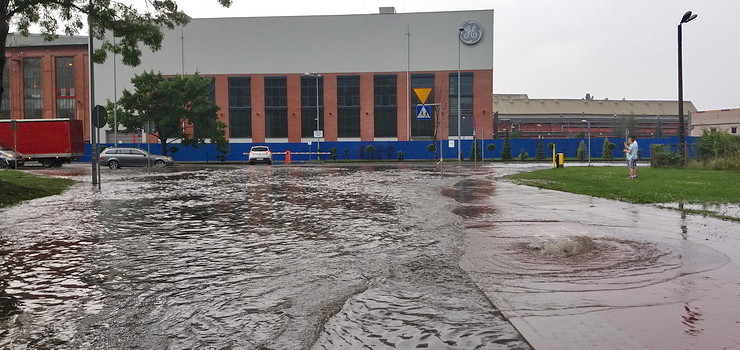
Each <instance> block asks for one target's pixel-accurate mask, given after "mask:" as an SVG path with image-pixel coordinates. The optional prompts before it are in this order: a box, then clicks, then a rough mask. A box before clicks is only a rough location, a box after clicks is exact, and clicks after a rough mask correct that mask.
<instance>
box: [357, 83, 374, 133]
mask: <svg viewBox="0 0 740 350" xmlns="http://www.w3.org/2000/svg"><path fill="white" fill-rule="evenodd" d="M373 78H374V74H373V73H362V74H360V140H362V141H372V140H373V139H374V138H375V119H374V116H375V89H374V84H373Z"/></svg>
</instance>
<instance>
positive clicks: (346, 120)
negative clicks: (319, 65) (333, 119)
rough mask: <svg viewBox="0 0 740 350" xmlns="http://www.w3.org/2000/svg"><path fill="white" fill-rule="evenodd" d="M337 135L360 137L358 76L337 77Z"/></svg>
mask: <svg viewBox="0 0 740 350" xmlns="http://www.w3.org/2000/svg"><path fill="white" fill-rule="evenodd" d="M337 136H338V137H360V76H359V75H340V76H338V77H337Z"/></svg>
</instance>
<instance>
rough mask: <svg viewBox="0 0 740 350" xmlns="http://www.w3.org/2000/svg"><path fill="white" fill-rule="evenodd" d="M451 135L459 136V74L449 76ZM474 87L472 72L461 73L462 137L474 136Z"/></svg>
mask: <svg viewBox="0 0 740 350" xmlns="http://www.w3.org/2000/svg"><path fill="white" fill-rule="evenodd" d="M448 81H449V84H450V85H449V86H450V88H449V91H450V93H449V99H448V101H450V106H449V111H450V112H449V123H450V124H449V128H448V130H449V135H450V136H457V72H455V73H450V76H449V80H448ZM473 85H474V77H473V73H472V72H461V73H460V90H461V93H460V114H461V116H462V119H461V120H460V128H461V129H462V136H473V118H474V114H473V107H474V104H473V103H474V101H473Z"/></svg>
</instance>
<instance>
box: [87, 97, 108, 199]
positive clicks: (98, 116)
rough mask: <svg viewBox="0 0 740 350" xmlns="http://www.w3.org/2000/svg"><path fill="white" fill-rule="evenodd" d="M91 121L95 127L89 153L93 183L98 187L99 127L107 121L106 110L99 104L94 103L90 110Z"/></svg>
mask: <svg viewBox="0 0 740 350" xmlns="http://www.w3.org/2000/svg"><path fill="white" fill-rule="evenodd" d="M92 122H93V126H94V127H95V131H94V132H93V140H92V141H93V142H92V143H93V150H92V152H90V153H91V155H92V157H93V159H92V164H93V185H95V184H97V185H98V190H99V189H100V159H99V156H100V135H99V134H100V130H99V129H100V128H102V127H104V126H105V124H107V123H108V111H106V110H105V107H103V106H101V105H95V107H93V110H92Z"/></svg>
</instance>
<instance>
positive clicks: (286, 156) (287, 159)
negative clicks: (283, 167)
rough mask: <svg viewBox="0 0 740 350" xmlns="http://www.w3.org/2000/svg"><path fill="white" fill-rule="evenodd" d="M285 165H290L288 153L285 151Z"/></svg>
mask: <svg viewBox="0 0 740 350" xmlns="http://www.w3.org/2000/svg"><path fill="white" fill-rule="evenodd" d="M285 164H290V151H285Z"/></svg>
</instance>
